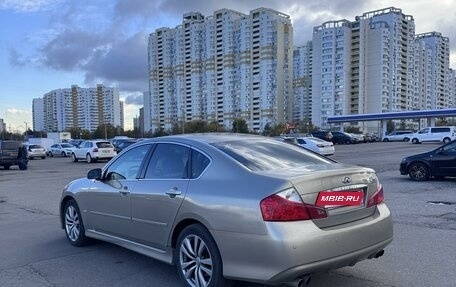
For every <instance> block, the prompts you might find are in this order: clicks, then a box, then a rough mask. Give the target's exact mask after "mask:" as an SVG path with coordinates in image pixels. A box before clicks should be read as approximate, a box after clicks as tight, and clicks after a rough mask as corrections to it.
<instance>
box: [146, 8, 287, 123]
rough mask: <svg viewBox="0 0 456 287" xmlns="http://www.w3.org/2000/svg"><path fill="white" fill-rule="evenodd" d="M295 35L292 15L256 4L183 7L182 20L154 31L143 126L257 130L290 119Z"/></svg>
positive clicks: (151, 40)
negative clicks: (242, 123) (201, 124)
mask: <svg viewBox="0 0 456 287" xmlns="http://www.w3.org/2000/svg"><path fill="white" fill-rule="evenodd" d="M292 36H293V30H292V26H291V20H290V17H289V16H288V15H285V14H282V13H280V12H277V11H275V10H272V9H266V8H259V9H256V10H253V11H251V12H250V14H249V15H245V14H242V13H239V12H236V11H233V10H228V9H222V10H218V11H215V12H214V14H213V15H212V16H209V17H207V18H205V17H204V16H203V15H202V14H200V13H195V12H192V13H187V14H184V17H183V23H182V25H179V26H177V27H176V28H174V29H170V28H160V29H157V30H156V31H155V32H154V33H151V34H150V36H149V48H148V58H149V88H150V91H149V94H148V95H146V96H145V98H144V119H145V124H144V125H145V127H144V128H145V130H146V131H156V130H158V129H165V130H170V129H172V128H173V127H174V126H175V125H182V124H184V123H185V122H187V121H191V120H205V121H208V122H216V123H217V124H218V125H220V126H223V127H224V128H225V129H231V128H232V123H233V121H234V119H236V118H242V119H244V120H246V122H247V124H248V126H249V128H250V129H251V130H253V131H262V130H263V129H264V127H265V126H266V125H268V124H269V125H276V124H278V123H284V122H286V121H288V120H289V119H291V112H292V109H291V106H292V63H293V62H292V61H293V58H292V45H293V43H292Z"/></svg>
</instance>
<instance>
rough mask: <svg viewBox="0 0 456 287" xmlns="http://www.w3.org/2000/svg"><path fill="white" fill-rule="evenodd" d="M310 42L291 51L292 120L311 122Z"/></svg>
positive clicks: (311, 56)
mask: <svg viewBox="0 0 456 287" xmlns="http://www.w3.org/2000/svg"><path fill="white" fill-rule="evenodd" d="M312 46H313V45H312V42H311V41H309V42H307V43H306V45H304V46H299V47H296V48H295V49H294V51H293V109H292V111H293V117H292V119H293V122H294V123H299V122H303V123H312V68H313V67H312V59H313V53H312Z"/></svg>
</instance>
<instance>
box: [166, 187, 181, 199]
mask: <svg viewBox="0 0 456 287" xmlns="http://www.w3.org/2000/svg"><path fill="white" fill-rule="evenodd" d="M166 194H167V195H168V196H169V197H170V198H175V197H176V196H177V195H181V194H182V192H181V191H180V190H178V189H177V188H176V187H173V188H171V189H170V190H168V191H167V192H166Z"/></svg>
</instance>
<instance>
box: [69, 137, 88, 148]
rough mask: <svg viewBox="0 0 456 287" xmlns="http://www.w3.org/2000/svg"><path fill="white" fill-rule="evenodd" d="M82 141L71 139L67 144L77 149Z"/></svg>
mask: <svg viewBox="0 0 456 287" xmlns="http://www.w3.org/2000/svg"><path fill="white" fill-rule="evenodd" d="M83 141H84V140H81V139H72V140H70V141H69V142H68V143H69V144H70V145H72V146H74V147H78V146H79V145H80V144H81V143H82V142H83Z"/></svg>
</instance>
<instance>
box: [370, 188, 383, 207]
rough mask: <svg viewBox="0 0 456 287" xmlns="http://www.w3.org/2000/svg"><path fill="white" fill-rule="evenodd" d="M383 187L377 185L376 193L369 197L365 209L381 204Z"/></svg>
mask: <svg viewBox="0 0 456 287" xmlns="http://www.w3.org/2000/svg"><path fill="white" fill-rule="evenodd" d="M383 199H384V197H383V186H382V185H381V184H379V185H378V187H377V191H376V192H375V193H374V194H372V195H371V197H370V198H369V200H368V201H367V204H366V207H371V206H375V205H377V204H380V203H382V202H383Z"/></svg>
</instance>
